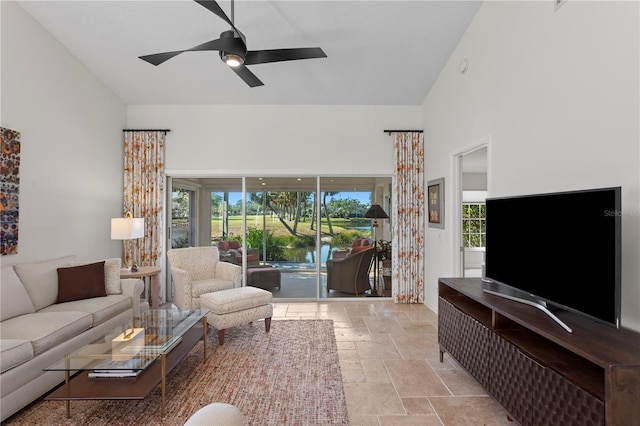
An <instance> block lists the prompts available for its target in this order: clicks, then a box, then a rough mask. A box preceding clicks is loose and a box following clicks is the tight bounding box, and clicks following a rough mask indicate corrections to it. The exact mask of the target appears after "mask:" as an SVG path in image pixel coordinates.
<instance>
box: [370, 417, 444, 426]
mask: <svg viewBox="0 0 640 426" xmlns="http://www.w3.org/2000/svg"><path fill="white" fill-rule="evenodd" d="M378 419H379V421H380V426H442V422H441V421H440V419H439V418H438V416H437V415H436V414H429V415H415V416H378Z"/></svg>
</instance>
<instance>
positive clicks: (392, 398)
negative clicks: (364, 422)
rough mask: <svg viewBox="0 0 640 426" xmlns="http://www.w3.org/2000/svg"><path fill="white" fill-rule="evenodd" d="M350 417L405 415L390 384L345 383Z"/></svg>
mask: <svg viewBox="0 0 640 426" xmlns="http://www.w3.org/2000/svg"><path fill="white" fill-rule="evenodd" d="M343 385H344V393H345V397H346V399H347V409H348V410H349V415H350V416H372V415H376V416H379V415H405V411H404V407H403V406H402V402H401V401H400V398H398V395H397V394H396V392H395V390H394V388H393V385H392V384H390V383H344V384H343Z"/></svg>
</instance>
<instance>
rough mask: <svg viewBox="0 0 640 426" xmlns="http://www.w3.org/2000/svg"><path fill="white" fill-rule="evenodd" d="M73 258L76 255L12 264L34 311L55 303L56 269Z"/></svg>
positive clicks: (56, 295)
mask: <svg viewBox="0 0 640 426" xmlns="http://www.w3.org/2000/svg"><path fill="white" fill-rule="evenodd" d="M75 260H77V258H76V256H65V257H60V258H57V259H51V260H47V261H45V262H39V263H21V264H17V265H13V268H14V269H15V271H16V274H18V277H20V281H22V284H23V285H24V287H25V289H26V290H27V293H28V294H29V297H30V298H31V301H32V302H33V307H34V308H35V309H36V311H37V310H39V309H42V308H44V307H47V306H49V305H53V304H54V303H56V299H57V297H58V271H57V269H58V268H60V267H62V266H69V265H70V264H71V262H73V261H75Z"/></svg>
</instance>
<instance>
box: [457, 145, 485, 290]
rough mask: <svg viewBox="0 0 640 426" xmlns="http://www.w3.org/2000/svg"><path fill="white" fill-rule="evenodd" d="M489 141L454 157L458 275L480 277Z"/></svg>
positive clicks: (483, 245)
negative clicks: (455, 166) (455, 170)
mask: <svg viewBox="0 0 640 426" xmlns="http://www.w3.org/2000/svg"><path fill="white" fill-rule="evenodd" d="M488 151H489V144H488V141H486V142H483V143H481V144H479V145H477V146H474V147H473V148H470V149H468V150H465V151H463V152H461V153H459V154H457V155H456V157H457V162H456V164H457V185H456V188H455V191H456V197H455V199H456V209H455V211H456V221H455V223H456V230H455V233H456V241H458V244H457V248H456V250H457V255H456V256H455V257H456V259H457V262H456V263H457V264H458V273H459V275H460V276H462V277H482V276H483V269H484V251H485V234H486V225H485V204H486V198H487V193H488V186H489V185H488V183H489V179H488V169H489V168H488Z"/></svg>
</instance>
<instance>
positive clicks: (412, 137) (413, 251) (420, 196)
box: [391, 132, 425, 303]
mask: <svg viewBox="0 0 640 426" xmlns="http://www.w3.org/2000/svg"><path fill="white" fill-rule="evenodd" d="M393 147H394V160H395V172H394V187H393V191H392V204H393V206H394V208H393V209H392V213H391V214H392V224H393V225H392V226H393V236H392V246H393V252H392V253H393V254H392V256H393V262H392V272H391V273H392V275H393V282H394V284H395V285H394V286H393V292H392V297H393V301H394V302H395V303H424V233H425V205H424V191H425V184H424V137H423V134H422V133H419V132H398V133H395V134H394V140H393Z"/></svg>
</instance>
